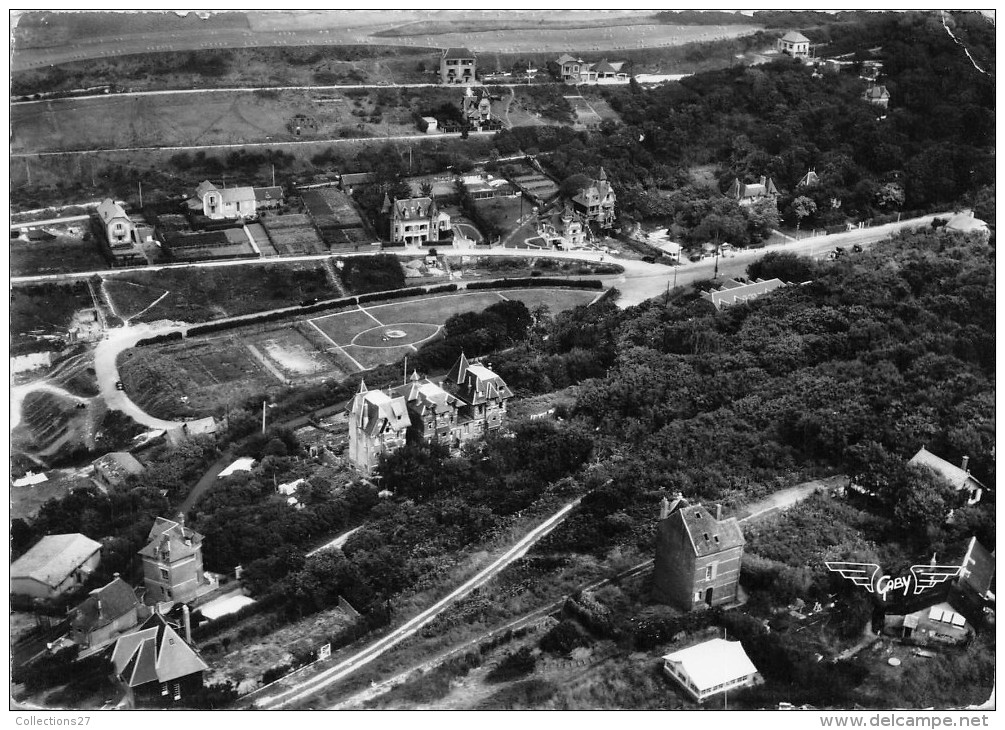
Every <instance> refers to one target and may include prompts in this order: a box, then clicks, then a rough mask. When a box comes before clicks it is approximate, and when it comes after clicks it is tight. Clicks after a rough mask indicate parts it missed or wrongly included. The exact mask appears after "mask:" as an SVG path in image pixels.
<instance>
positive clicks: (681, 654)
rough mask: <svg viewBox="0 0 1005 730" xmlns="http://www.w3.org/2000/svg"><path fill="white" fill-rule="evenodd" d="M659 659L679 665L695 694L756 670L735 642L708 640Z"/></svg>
mask: <svg viewBox="0 0 1005 730" xmlns="http://www.w3.org/2000/svg"><path fill="white" fill-rule="evenodd" d="M663 659H664V660H665V661H668V662H671V663H674V664H677V665H679V667H680V669H681V670H682V671H683V673H684V674H685V675H687V676H688V677H689V678H690V679H691V681H692V682H694V685H695V687H697V688H698V692H704V691H706V690H710V689H712V688H713V687H717V686H718V685H720V684H726V683H728V682H732V681H733V680H736V679H740V678H741V677H746V676H748V675H751V674H756V673H757V667H755V666H754V663H753V662H752V661H750V657H748V656H747V652H745V651H744V650H743V645H742V644H741V643H740V642H739V641H726V640H725V639H718V638H716V639H711V640H710V641H706V642H704V643H702V644H695V645H694V646H690V647H688V648H687V649H681V650H680V651H675V652H674V653H673V654H667V655H666V656H664V657H663Z"/></svg>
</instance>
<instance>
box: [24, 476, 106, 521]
mask: <svg viewBox="0 0 1005 730" xmlns="http://www.w3.org/2000/svg"><path fill="white" fill-rule="evenodd" d="M46 476H48V477H49V481H46V482H42V483H41V484H35V485H33V486H30V487H11V488H10V517H11V519H16V518H21V519H23V520H30V519H32V518H34V517H35V515H37V514H38V511H39V510H40V509H42V505H43V504H45V503H46V502H48V501H49V500H50V499H61V498H62V497H65V496H66V495H67V494H69V493H70V490H71V489H75V488H79V487H84V486H87V485H89V484H90V483H91V480H90V479H86V478H84V477H79V476H77V475H76V472H74V471H72V470H66V471H51V472H46Z"/></svg>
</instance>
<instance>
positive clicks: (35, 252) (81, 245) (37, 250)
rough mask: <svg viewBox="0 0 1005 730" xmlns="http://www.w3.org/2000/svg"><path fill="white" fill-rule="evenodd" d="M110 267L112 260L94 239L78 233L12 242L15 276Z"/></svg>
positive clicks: (11, 251)
mask: <svg viewBox="0 0 1005 730" xmlns="http://www.w3.org/2000/svg"><path fill="white" fill-rule="evenodd" d="M84 223H85V224H86V221H85V222H84ZM107 267H108V262H107V261H105V258H104V257H103V256H102V255H101V253H100V252H99V251H98V246H97V244H96V243H95V242H94V240H90V241H84V240H81V239H80V238H79V237H77V236H64V235H60V236H56V238H54V239H53V240H51V241H29V240H27V239H24V238H17V239H11V242H10V273H11V275H12V276H33V275H36V274H63V273H68V272H73V271H94V270H99V269H104V268H107Z"/></svg>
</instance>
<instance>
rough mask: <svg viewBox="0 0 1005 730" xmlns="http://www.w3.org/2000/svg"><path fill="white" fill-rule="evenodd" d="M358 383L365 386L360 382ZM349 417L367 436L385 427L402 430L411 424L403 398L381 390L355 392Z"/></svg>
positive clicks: (373, 434) (377, 432)
mask: <svg viewBox="0 0 1005 730" xmlns="http://www.w3.org/2000/svg"><path fill="white" fill-rule="evenodd" d="M360 385H361V388H362V387H365V386H363V385H362V383H361V384H360ZM350 418H352V419H353V420H354V421H355V422H356V423H357V424H359V425H360V426H361V427H362V428H363V431H364V432H365V433H366V434H367V435H368V436H376V435H377V434H379V433H381V432H382V431H383V430H384V429H385V427H386V428H387V429H388V430H390V431H403V430H405V429H407V428H408V427H409V426H411V425H412V421H411V419H410V418H409V416H408V405H407V403H406V402H405V398H404V397H403V396H400V395H399V396H395V397H392V396H390V395H388V394H387V393H385V392H384V391H382V390H367V391H362V390H361V392H359V393H357V394H356V396H355V397H354V398H353V401H352V406H351V407H350Z"/></svg>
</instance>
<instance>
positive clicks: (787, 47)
mask: <svg viewBox="0 0 1005 730" xmlns="http://www.w3.org/2000/svg"><path fill="white" fill-rule="evenodd" d="M778 52H779V53H784V54H785V55H787V56H792V57H793V58H808V57H809V55H810V39H809V38H807V37H806V36H804V35H803V34H802V33H800V32H799V31H797V30H790V31H789V32H788V33H786V34H785V35H783V36H782V37H781V38H779V39H778Z"/></svg>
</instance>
